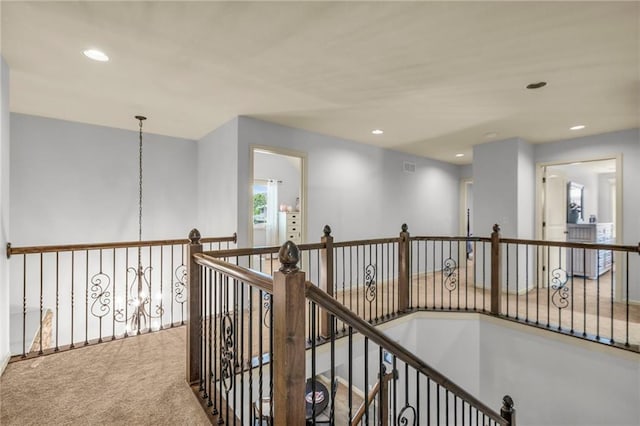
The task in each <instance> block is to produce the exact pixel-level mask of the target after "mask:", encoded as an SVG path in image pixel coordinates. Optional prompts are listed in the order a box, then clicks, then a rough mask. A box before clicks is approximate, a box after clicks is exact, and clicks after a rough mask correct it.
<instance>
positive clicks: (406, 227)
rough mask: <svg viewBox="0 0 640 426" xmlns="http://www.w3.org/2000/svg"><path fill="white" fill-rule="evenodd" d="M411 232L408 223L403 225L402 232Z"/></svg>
mask: <svg viewBox="0 0 640 426" xmlns="http://www.w3.org/2000/svg"><path fill="white" fill-rule="evenodd" d="M408 230H409V227H408V226H407V224H406V223H403V224H402V232H407V231H408Z"/></svg>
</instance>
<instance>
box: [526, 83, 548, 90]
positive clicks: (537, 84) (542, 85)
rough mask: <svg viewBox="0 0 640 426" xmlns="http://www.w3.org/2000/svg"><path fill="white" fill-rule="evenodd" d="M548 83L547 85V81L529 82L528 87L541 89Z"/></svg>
mask: <svg viewBox="0 0 640 426" xmlns="http://www.w3.org/2000/svg"><path fill="white" fill-rule="evenodd" d="M546 85H547V82H546V81H539V82H537V83H529V84H527V86H526V87H527V89H531V90H533V89H540V88H541V87H544V86H546Z"/></svg>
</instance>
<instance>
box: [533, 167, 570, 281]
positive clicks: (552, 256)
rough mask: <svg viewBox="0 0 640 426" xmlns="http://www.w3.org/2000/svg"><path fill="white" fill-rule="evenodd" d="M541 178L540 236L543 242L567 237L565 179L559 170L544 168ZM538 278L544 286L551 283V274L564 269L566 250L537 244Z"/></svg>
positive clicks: (565, 269) (565, 267)
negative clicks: (540, 268)
mask: <svg viewBox="0 0 640 426" xmlns="http://www.w3.org/2000/svg"><path fill="white" fill-rule="evenodd" d="M543 176H544V177H543V180H542V193H543V208H542V239H543V240H545V241H566V240H567V178H566V176H565V175H564V174H563V173H562V172H561V171H559V170H553V168H552V167H545V168H544V173H543ZM540 251H541V252H540V253H539V255H540V259H542V270H541V271H539V272H541V274H542V280H540V283H541V284H542V285H543V286H544V287H548V286H550V285H552V284H553V277H554V273H556V274H557V273H562V272H560V270H562V271H564V273H566V272H567V270H568V268H567V265H566V263H567V256H566V249H564V248H559V247H549V248H547V247H541V248H540Z"/></svg>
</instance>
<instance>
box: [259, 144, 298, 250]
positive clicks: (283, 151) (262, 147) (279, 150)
mask: <svg viewBox="0 0 640 426" xmlns="http://www.w3.org/2000/svg"><path fill="white" fill-rule="evenodd" d="M255 151H266V152H269V153H272V154H277V155H285V156H288V157H297V158H300V210H302V212H301V213H302V229H301V230H300V238H301V240H302V242H306V241H307V240H306V231H307V154H306V153H305V152H301V151H294V150H290V149H286V148H279V147H273V146H267V145H250V146H249V188H248V197H249V217H248V222H247V227H248V230H249V232H248V233H247V236H248V241H249V244H251V245H252V246H253V182H254V176H253V166H254V164H253V156H254V152H255Z"/></svg>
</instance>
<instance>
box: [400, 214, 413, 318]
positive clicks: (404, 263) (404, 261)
mask: <svg viewBox="0 0 640 426" xmlns="http://www.w3.org/2000/svg"><path fill="white" fill-rule="evenodd" d="M408 229H409V228H408V227H407V224H406V223H403V224H402V232H400V241H399V242H398V274H399V275H398V312H406V311H407V310H408V309H409V290H410V289H409V273H410V269H411V268H410V266H409V261H410V259H411V253H410V248H411V247H410V245H409V232H408Z"/></svg>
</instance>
